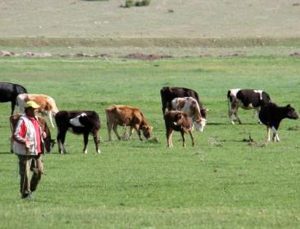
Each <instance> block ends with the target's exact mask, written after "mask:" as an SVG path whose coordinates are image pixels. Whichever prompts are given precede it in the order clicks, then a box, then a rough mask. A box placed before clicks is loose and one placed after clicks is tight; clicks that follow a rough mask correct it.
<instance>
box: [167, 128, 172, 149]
mask: <svg viewBox="0 0 300 229" xmlns="http://www.w3.org/2000/svg"><path fill="white" fill-rule="evenodd" d="M172 135H173V130H172V129H167V131H166V136H167V147H169V148H171V147H173V142H172Z"/></svg>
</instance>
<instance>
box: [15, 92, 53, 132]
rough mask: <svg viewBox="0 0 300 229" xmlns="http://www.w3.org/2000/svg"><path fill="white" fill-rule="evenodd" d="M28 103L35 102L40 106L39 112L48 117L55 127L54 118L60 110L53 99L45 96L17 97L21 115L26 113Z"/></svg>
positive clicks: (24, 95) (27, 95)
mask: <svg viewBox="0 0 300 229" xmlns="http://www.w3.org/2000/svg"><path fill="white" fill-rule="evenodd" d="M27 101H34V102H36V103H37V104H38V105H40V108H39V109H38V110H39V112H40V113H41V114H42V115H48V118H49V121H50V123H51V126H52V127H54V124H53V121H52V117H54V116H55V114H56V113H57V112H58V108H57V106H56V103H55V100H54V99H53V98H52V97H50V96H48V95H43V94H25V93H23V94H19V95H18V97H17V104H18V106H19V110H20V112H21V113H23V112H24V110H25V104H26V102H27Z"/></svg>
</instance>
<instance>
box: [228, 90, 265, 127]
mask: <svg viewBox="0 0 300 229" xmlns="http://www.w3.org/2000/svg"><path fill="white" fill-rule="evenodd" d="M227 99H228V117H229V119H230V120H231V123H232V124H234V121H235V120H237V121H238V122H239V124H241V123H242V122H241V120H240V118H239V117H238V115H237V112H238V108H239V107H241V108H243V109H246V110H249V109H255V110H256V114H258V112H259V110H260V107H261V106H262V105H263V104H267V103H269V102H270V101H271V98H270V96H269V94H268V93H266V92H265V91H263V90H254V89H230V90H228V92H227Z"/></svg>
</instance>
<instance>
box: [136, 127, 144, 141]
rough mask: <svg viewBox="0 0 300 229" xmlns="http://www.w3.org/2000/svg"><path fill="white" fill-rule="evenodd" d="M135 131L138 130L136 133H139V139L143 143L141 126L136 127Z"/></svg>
mask: <svg viewBox="0 0 300 229" xmlns="http://www.w3.org/2000/svg"><path fill="white" fill-rule="evenodd" d="M134 129H135V130H136V132H137V134H138V136H139V139H140V140H141V141H143V139H142V134H141V129H140V126H139V125H135V126H134Z"/></svg>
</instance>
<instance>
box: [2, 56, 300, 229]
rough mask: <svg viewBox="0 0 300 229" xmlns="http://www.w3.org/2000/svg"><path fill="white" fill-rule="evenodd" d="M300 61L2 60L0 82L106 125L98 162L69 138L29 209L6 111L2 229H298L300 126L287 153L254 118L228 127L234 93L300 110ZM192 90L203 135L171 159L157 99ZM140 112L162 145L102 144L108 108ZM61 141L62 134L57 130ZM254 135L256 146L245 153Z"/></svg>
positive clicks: (244, 115)
mask: <svg viewBox="0 0 300 229" xmlns="http://www.w3.org/2000/svg"><path fill="white" fill-rule="evenodd" d="M299 62H300V59H299V58H292V57H280V56H279V57H274V56H266V57H259V56H252V57H219V58H217V57H206V58H184V59H167V60H158V61H137V60H127V59H108V60H101V59H87V58H83V59H81V58H73V59H68V58H45V59H28V58H2V59H0V65H1V68H0V75H1V81H11V82H17V83H20V84H22V85H24V86H25V87H26V88H27V89H28V91H29V92H32V93H44V94H48V95H51V96H52V97H53V98H55V100H56V102H57V105H58V107H59V109H61V110H63V109H67V110H69V109H93V110H95V111H97V112H98V113H99V115H100V118H101V121H102V128H101V130H100V136H101V150H102V154H101V155H96V154H95V150H94V146H93V143H92V141H91V140H92V139H91V138H90V142H89V153H88V154H87V155H83V154H82V147H83V145H82V137H81V136H75V135H72V134H71V133H69V134H68V135H67V140H66V143H67V150H68V152H69V153H68V154H67V155H59V154H58V153H57V146H55V149H54V150H53V153H52V154H47V155H45V160H44V161H45V167H46V171H45V173H46V174H45V175H44V177H43V180H42V181H41V185H40V187H39V189H38V191H37V192H36V193H35V195H34V200H33V201H31V202H27V201H22V200H21V199H20V197H19V193H18V182H19V181H18V179H19V178H18V169H17V158H16V157H15V156H14V155H11V154H10V153H9V141H8V138H9V135H10V133H9V125H8V121H7V120H8V114H9V112H10V106H9V104H5V103H2V104H0V130H1V131H0V136H1V138H0V157H1V160H0V161H1V166H0V190H1V196H0V203H1V204H0V222H1V224H0V228H20V227H23V228H271V227H272V228H297V227H298V226H299V223H300V202H299V201H300V198H299V171H300V160H299V156H298V152H299V147H300V145H299V140H298V139H299V131H300V127H299V126H300V124H299V121H291V120H284V121H283V123H282V125H281V128H280V132H279V135H280V138H281V142H280V143H269V144H265V142H264V139H265V137H266V130H265V127H264V126H262V125H258V124H257V121H256V120H255V119H254V118H253V117H252V112H251V111H240V117H241V119H242V121H243V122H244V124H243V125H235V126H233V125H231V124H230V122H229V120H228V117H227V102H226V92H227V89H229V88H235V87H240V88H261V89H264V90H266V91H267V92H269V94H270V95H271V97H272V99H273V101H275V102H277V103H278V104H280V105H286V104H288V103H291V104H292V105H293V106H294V107H295V108H296V109H297V110H299V107H300V101H299V89H300V78H299V73H300V63H299ZM166 85H171V86H185V87H189V88H193V89H195V90H196V91H198V93H199V94H200V96H201V99H202V101H203V103H204V104H205V106H206V107H207V108H208V109H209V113H208V124H207V127H206V129H205V131H204V132H203V133H196V132H195V133H194V135H195V139H196V146H195V147H192V146H191V144H190V143H191V142H190V139H189V138H188V137H187V147H186V148H182V146H181V142H180V136H179V134H178V133H177V134H174V137H173V138H174V139H173V141H174V148H173V149H167V148H166V139H165V130H164V124H163V118H162V113H161V105H160V96H159V90H160V88H161V87H162V86H166ZM112 104H129V105H133V106H138V107H140V108H141V109H142V111H143V112H144V113H145V115H146V117H147V119H148V120H149V122H150V123H151V124H152V125H153V127H154V136H155V137H157V139H158V142H157V143H156V142H151V141H143V142H140V141H139V140H138V138H137V136H136V135H134V136H133V139H132V140H130V141H117V140H115V138H114V141H112V142H108V141H107V130H106V120H105V115H104V109H105V108H106V107H108V106H109V105H112ZM52 134H53V136H54V137H55V135H56V130H55V129H53V130H52ZM249 135H251V137H252V138H253V139H254V140H255V142H254V143H252V144H250V145H249V144H248V142H247V139H248V138H249Z"/></svg>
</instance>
